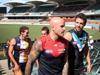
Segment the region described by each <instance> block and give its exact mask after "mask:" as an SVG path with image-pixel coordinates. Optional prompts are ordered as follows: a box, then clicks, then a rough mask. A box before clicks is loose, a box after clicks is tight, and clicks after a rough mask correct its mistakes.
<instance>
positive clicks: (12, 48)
mask: <svg viewBox="0 0 100 75" xmlns="http://www.w3.org/2000/svg"><path fill="white" fill-rule="evenodd" d="M19 32H20V35H19V36H17V37H15V38H12V39H11V41H10V45H9V57H10V59H11V61H12V63H13V66H14V67H13V71H14V74H15V75H24V71H25V66H26V62H27V60H28V54H29V52H30V48H31V40H30V38H29V37H28V34H29V28H28V27H26V26H22V27H20V30H19ZM13 53H14V55H13Z"/></svg>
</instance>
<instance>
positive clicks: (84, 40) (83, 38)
mask: <svg viewBox="0 0 100 75" xmlns="http://www.w3.org/2000/svg"><path fill="white" fill-rule="evenodd" d="M70 33H71V35H72V38H73V39H72V41H71V44H72V46H73V50H74V52H75V62H74V66H75V68H79V67H81V66H83V65H84V63H83V59H84V57H85V55H86V48H87V47H88V45H87V44H88V34H87V32H85V31H84V30H83V31H82V34H81V35H79V34H78V32H77V31H75V30H74V29H72V30H70ZM73 33H74V34H75V35H73ZM75 36H76V38H77V39H76V40H75V39H74V37H75ZM79 43H81V45H80V46H81V50H80V48H79ZM69 60H70V59H69Z"/></svg>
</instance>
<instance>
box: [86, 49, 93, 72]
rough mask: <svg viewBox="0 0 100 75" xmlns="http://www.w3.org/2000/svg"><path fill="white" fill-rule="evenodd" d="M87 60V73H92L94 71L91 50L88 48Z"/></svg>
mask: <svg viewBox="0 0 100 75" xmlns="http://www.w3.org/2000/svg"><path fill="white" fill-rule="evenodd" d="M86 60H87V63H88V65H87V71H88V72H90V71H91V69H92V65H91V60H90V50H89V48H87V55H86Z"/></svg>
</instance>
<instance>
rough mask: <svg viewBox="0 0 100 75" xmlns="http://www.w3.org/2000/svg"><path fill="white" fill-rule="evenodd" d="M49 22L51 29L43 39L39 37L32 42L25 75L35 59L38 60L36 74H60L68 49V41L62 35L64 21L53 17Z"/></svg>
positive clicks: (28, 72)
mask: <svg viewBox="0 0 100 75" xmlns="http://www.w3.org/2000/svg"><path fill="white" fill-rule="evenodd" d="M49 23H50V26H51V30H50V33H49V34H48V36H46V37H45V40H42V39H40V40H37V41H36V42H35V43H34V44H33V47H32V49H31V52H30V55H29V58H28V62H27V65H26V71H25V75H30V74H31V73H30V69H31V63H32V62H34V61H35V60H36V59H38V61H39V68H38V75H62V69H63V67H64V64H65V62H66V55H67V49H68V41H67V40H65V39H64V38H63V37H62V36H63V35H64V31H65V21H64V20H63V19H62V18H60V17H53V18H51V19H50V21H49Z"/></svg>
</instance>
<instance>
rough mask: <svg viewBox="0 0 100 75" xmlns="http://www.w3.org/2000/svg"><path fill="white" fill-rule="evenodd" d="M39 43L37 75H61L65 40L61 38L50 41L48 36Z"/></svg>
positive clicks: (64, 55)
mask: <svg viewBox="0 0 100 75" xmlns="http://www.w3.org/2000/svg"><path fill="white" fill-rule="evenodd" d="M41 41H42V52H41V54H40V56H39V70H38V75H62V69H63V66H64V64H65V61H66V59H65V58H66V55H67V48H68V42H67V40H65V39H64V38H62V37H59V39H58V40H52V39H51V38H50V36H49V35H48V36H46V37H45V38H44V39H43V38H42V39H41Z"/></svg>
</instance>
